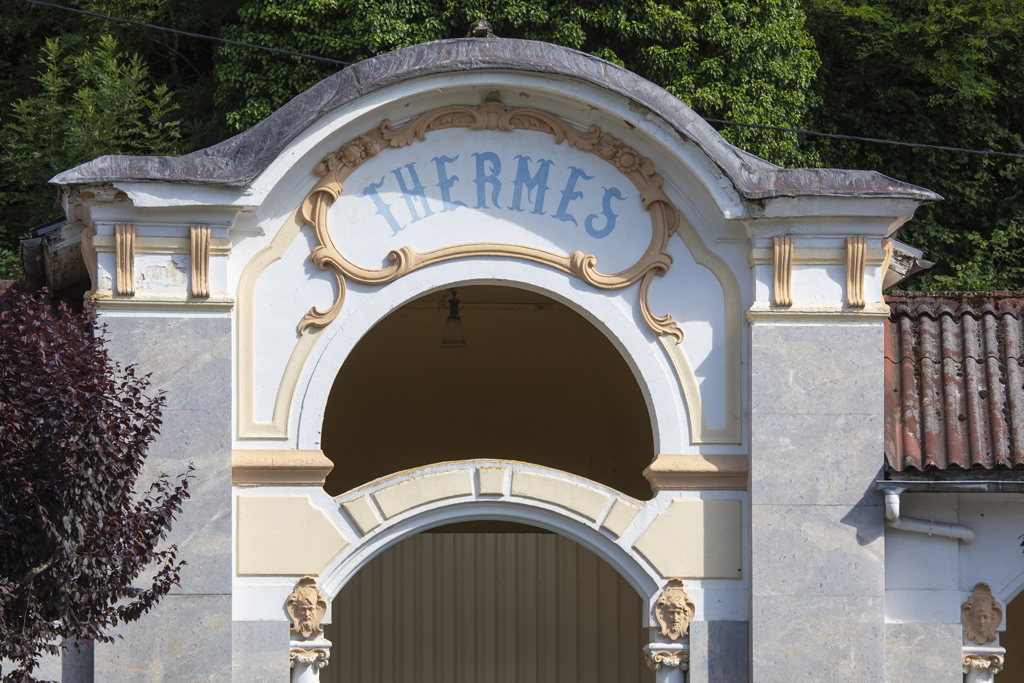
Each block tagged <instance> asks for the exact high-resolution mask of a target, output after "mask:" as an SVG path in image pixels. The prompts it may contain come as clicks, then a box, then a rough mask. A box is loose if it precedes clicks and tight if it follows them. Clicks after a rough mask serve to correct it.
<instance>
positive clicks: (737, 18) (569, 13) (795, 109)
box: [216, 0, 819, 163]
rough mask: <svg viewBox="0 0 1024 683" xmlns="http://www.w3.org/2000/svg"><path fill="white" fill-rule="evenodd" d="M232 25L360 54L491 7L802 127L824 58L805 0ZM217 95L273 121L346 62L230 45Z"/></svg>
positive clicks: (514, 4)
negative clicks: (800, 1) (800, 0)
mask: <svg viewBox="0 0 1024 683" xmlns="http://www.w3.org/2000/svg"><path fill="white" fill-rule="evenodd" d="M238 16H239V21H238V24H237V25H235V26H232V27H230V28H229V29H228V30H227V31H226V35H227V36H228V37H230V38H234V39H236V40H241V41H245V42H250V43H256V44H260V45H268V46H272V47H278V48H284V49H289V50H295V51H298V52H304V53H307V54H315V55H321V56H325V57H331V58H333V59H339V60H343V61H351V62H355V61H358V60H361V59H365V58H367V57H370V56H373V55H377V54H380V53H382V52H387V51H389V50H394V49H397V48H401V47H407V46H409V45H414V44H416V43H421V42H425V41H429V40H439V39H443V38H453V37H460V36H463V35H465V33H466V30H467V29H468V27H469V25H470V24H471V23H472V22H473V21H474V20H476V19H478V18H480V17H486V18H487V19H488V20H489V21H490V22H491V24H492V25H493V27H494V31H495V33H497V34H498V35H499V36H502V37H506V38H526V39H529V40H542V41H547V42H552V43H557V44H559V45H564V46H566V47H571V48H575V49H577V50H582V51H584V52H589V53H591V54H594V55H597V56H599V57H602V58H604V59H607V60H609V61H611V62H614V63H616V64H619V65H621V66H625V67H626V68H628V69H630V70H632V71H635V72H637V73H638V74H640V75H641V76H644V77H645V78H648V79H650V80H652V81H654V82H655V83H658V84H660V85H662V86H663V87H665V88H667V89H668V90H669V92H672V93H673V94H675V95H677V96H678V97H680V98H681V99H682V100H683V101H684V102H686V103H687V104H689V105H690V106H692V107H694V108H695V109H696V110H697V111H699V112H701V113H702V114H704V115H706V116H714V117H720V118H730V119H738V120H742V121H748V122H752V123H771V124H774V125H781V126H796V125H797V124H799V123H801V122H802V121H803V120H804V117H805V116H806V115H807V114H808V112H809V109H810V107H811V104H812V91H811V84H812V80H813V78H814V72H815V69H816V68H817V67H818V63H819V62H818V57H817V54H816V53H815V50H814V44H813V41H812V40H811V37H810V35H809V34H808V33H807V31H806V30H805V29H804V25H803V24H804V15H803V13H802V12H801V11H800V9H799V8H798V6H797V4H796V0H741V1H736V2H725V1H724V0H702V1H700V2H696V1H693V0H646V1H642V2H635V1H633V0H581V1H580V2H572V3H559V2H551V1H550V0H512V1H511V2H495V1H493V0H488V1H486V2H480V1H479V0H372V1H371V0H273V1H271V2H267V1H266V0H251V1H250V2H248V3H247V4H246V5H245V6H243V7H242V8H241V10H240V11H239V15H238ZM219 53H220V58H221V60H220V62H219V63H218V65H217V71H216V73H217V78H218V80H219V81H220V89H219V90H218V95H217V96H218V100H219V101H220V103H221V104H222V105H223V106H224V107H225V108H226V109H228V113H227V118H228V122H229V123H230V124H231V125H232V126H234V127H235V128H236V129H237V130H244V129H246V128H249V127H251V126H253V125H255V124H256V123H258V122H259V121H261V120H263V119H264V118H266V117H267V116H269V115H270V114H271V113H273V112H274V111H275V110H276V109H277V108H278V107H280V106H281V105H283V104H284V103H285V102H287V101H288V100H289V99H291V98H292V97H294V96H295V95H297V94H298V93H300V92H302V91H303V90H305V89H306V88H309V87H310V86H312V85H313V84H314V83H316V82H317V81H319V80H321V79H322V78H324V77H325V76H328V75H330V73H332V72H333V71H335V70H336V69H335V68H334V67H332V66H331V65H329V64H324V63H322V62H314V61H312V60H306V59H301V58H298V57H283V56H281V55H275V54H271V53H265V52H257V51H254V50H250V49H246V48H241V47H235V46H230V45H226V46H222V47H221V48H220V50H219ZM726 135H727V136H728V137H729V138H730V139H731V140H732V141H733V142H734V143H736V144H738V145H740V146H742V147H745V148H746V149H749V150H750V151H753V152H754V153H756V154H761V155H763V156H766V157H768V158H771V159H774V160H776V161H779V162H782V163H786V162H792V161H795V160H796V159H797V158H800V157H801V152H800V151H799V144H798V142H799V141H798V140H797V139H796V138H795V137H793V136H789V137H787V136H779V135H776V134H772V133H765V132H764V131H758V130H752V129H736V128H732V129H729V130H728V131H726Z"/></svg>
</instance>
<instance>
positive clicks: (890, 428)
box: [885, 292, 1024, 472]
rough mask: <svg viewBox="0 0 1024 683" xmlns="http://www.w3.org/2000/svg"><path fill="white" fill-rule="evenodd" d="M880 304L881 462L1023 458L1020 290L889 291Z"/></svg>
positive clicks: (988, 465)
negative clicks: (885, 315)
mask: <svg viewBox="0 0 1024 683" xmlns="http://www.w3.org/2000/svg"><path fill="white" fill-rule="evenodd" d="M886 301H887V302H888V304H889V306H890V307H891V309H892V313H891V315H890V316H889V320H888V321H887V323H886V328H887V329H886V332H887V334H886V337H885V459H886V464H887V466H888V467H889V468H890V469H891V470H896V471H900V472H902V471H908V470H910V471H913V470H926V469H938V470H947V469H954V468H963V469H968V468H972V467H975V468H984V469H993V468H1006V467H1014V466H1018V465H1024V368H1022V367H1021V365H1022V358H1021V356H1022V352H1024V324H1022V321H1021V315H1022V313H1024V292H894V293H893V294H892V295H890V296H887V297H886Z"/></svg>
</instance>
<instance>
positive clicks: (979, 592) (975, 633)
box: [960, 583, 1003, 666]
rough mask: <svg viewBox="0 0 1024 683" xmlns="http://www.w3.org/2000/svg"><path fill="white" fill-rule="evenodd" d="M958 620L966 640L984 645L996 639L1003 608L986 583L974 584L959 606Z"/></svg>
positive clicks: (1001, 620)
mask: <svg viewBox="0 0 1024 683" xmlns="http://www.w3.org/2000/svg"><path fill="white" fill-rule="evenodd" d="M960 620H961V622H962V623H963V626H964V629H965V630H966V631H967V642H970V641H972V640H973V641H974V642H976V643H978V644H979V645H984V644H985V643H990V642H992V641H993V640H995V639H996V629H998V628H999V624H1001V623H1003V608H1002V607H1001V606H1000V605H999V603H998V602H996V599H995V596H993V595H992V589H991V588H989V586H988V584H987V583H979V584H976V585H975V586H974V593H972V594H971V597H969V598H968V599H967V602H965V603H964V604H963V605H961V606H960ZM965 666H966V664H965Z"/></svg>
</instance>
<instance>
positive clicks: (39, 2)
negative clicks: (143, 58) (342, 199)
mask: <svg viewBox="0 0 1024 683" xmlns="http://www.w3.org/2000/svg"><path fill="white" fill-rule="evenodd" d="M22 1H23V2H27V3H29V4H30V5H38V6H40V7H50V8H53V9H62V10H66V11H68V12H75V13H77V14H84V15H86V16H90V17H96V18H97V19H106V20H107V21H114V22H117V23H119V24H131V25H133V26H142V27H143V28H150V29H153V30H154V31H166V32H168V33H177V34H178V35H183V36H189V37H190V38H201V39H203V40H213V41H216V42H220V43H227V44H228V45H238V46H239V47H251V48H253V49H254V50H265V51H267V52H276V53H278V54H282V55H290V56H292V57H304V58H305V59H315V60H317V61H320V62H328V63H330V64H339V65H341V66H352V62H344V61H341V60H340V59H330V58H329V57H320V56H318V55H307V54H305V53H302V52H293V51H291V50H282V49H280V48H276V47H267V46H265V45H256V44H254V43H243V42H241V41H238V40H230V39H228V38H218V37H217V36H207V35H203V34H202V33H192V32H191V31H182V30H180V29H176V28H168V27H166V26H157V25H156V24H146V23H143V22H141V21H134V20H132V19H122V18H120V17H110V16H107V15H106V14H99V13H97V12H89V11H87V10H83V9H77V8H75V7H65V6H64V5H55V4H53V3H49V2H42V0H22ZM703 118H704V120H705V121H707V122H709V123H718V124H721V125H725V126H742V127H744V128H762V129H765V130H775V131H779V132H781V133H795V134H797V135H811V136H817V137H821V138H833V139H836V140H854V141H856V142H873V143H877V144H880V145H896V146H899V147H917V148H920V149H938V150H942V151H945V152H960V153H963V154H981V155H984V156H997V157H1010V158H1014V159H1024V154H1014V153H1012V152H995V151H992V150H986V149H966V148H963V147H946V146H943V145H928V144H924V143H920V142H898V141H896V140H883V139H880V138H865V137H860V136H857V135H840V134H838V133H819V132H818V131H813V130H802V129H800V128H783V127H781V126H768V125H765V124H761V123H741V122H739V121H729V120H726V119H713V118H709V117H706V116H705V117H703Z"/></svg>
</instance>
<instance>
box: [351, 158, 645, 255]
mask: <svg viewBox="0 0 1024 683" xmlns="http://www.w3.org/2000/svg"><path fill="white" fill-rule="evenodd" d="M459 156H460V155H458V154H456V155H455V156H451V157H448V156H443V155H438V156H436V157H434V158H432V159H431V160H430V161H431V163H432V164H433V170H434V172H435V175H436V178H437V182H436V183H435V184H434V186H435V187H437V189H438V191H439V192H440V195H441V199H440V201H441V209H440V212H441V213H449V212H452V211H455V210H457V209H466V208H469V206H468V205H467V204H466V202H463V201H459V200H458V199H455V198H453V197H452V194H453V192H456V193H457V192H458V183H459V176H457V175H455V174H453V173H451V171H452V170H453V169H452V168H450V167H451V166H452V165H453V164H455V163H456V162H457V161H458V160H459ZM471 156H472V157H473V167H474V168H473V171H475V173H474V174H473V184H474V185H476V206H475V207H474V208H475V209H477V210H480V211H493V210H495V209H502V210H504V211H516V212H519V213H523V212H525V211H527V210H529V211H530V213H531V214H533V215H535V216H549V217H550V218H551V219H554V220H555V221H557V222H558V223H572V224H573V225H574V226H576V227H577V228H579V227H580V223H579V220H577V218H576V216H578V215H581V213H580V211H583V210H584V209H585V208H590V207H593V208H597V207H596V206H595V204H596V200H597V197H596V196H595V194H596V190H597V188H595V187H588V183H587V181H590V180H594V179H595V178H596V177H597V176H596V175H589V174H588V173H587V172H586V171H585V170H584V169H582V168H579V167H577V166H569V167H568V172H569V177H568V179H567V180H566V182H565V186H564V187H563V189H562V190H561V198H560V201H559V202H558V208H557V210H556V211H555V213H554V214H548V213H546V212H545V210H544V200H545V198H546V195H547V191H548V190H549V189H551V188H550V185H549V184H548V181H549V178H550V176H551V171H552V168H553V167H554V165H555V162H554V161H551V160H550V159H537V161H536V162H534V161H533V159H532V158H530V157H529V156H527V155H525V154H517V155H516V156H515V157H514V158H515V160H516V164H515V168H516V173H515V178H514V179H513V180H512V188H511V195H512V197H511V201H509V202H508V204H507V207H506V208H503V207H502V205H501V203H500V197H501V192H502V189H503V185H502V181H501V170H502V163H501V162H502V160H501V157H500V156H498V154H497V153H495V152H486V151H482V152H474V153H473V154H472V155H471ZM428 168H429V166H428ZM534 169H535V170H534ZM463 170H466V169H465V168H463ZM390 174H391V175H392V176H394V179H395V180H394V183H393V184H392V185H391V187H392V188H393V189H392V190H390V192H391V196H395V194H397V193H400V194H401V197H402V199H403V200H404V201H405V208H406V211H407V212H408V219H409V221H410V222H411V223H417V222H419V221H421V220H423V219H424V218H429V217H430V216H433V215H434V214H435V213H437V212H436V211H435V207H436V206H437V200H436V199H433V200H428V199H427V194H426V186H424V184H423V183H422V182H420V177H419V174H418V173H417V170H416V162H415V161H413V162H409V163H407V164H405V165H403V166H399V167H398V168H395V169H393V170H392V171H391V172H390ZM387 177H388V176H387V174H385V175H384V176H383V177H382V178H381V179H380V180H379V181H378V182H376V183H372V182H371V183H369V184H367V186H366V187H365V188H364V189H363V191H362V193H361V194H360V196H361V197H369V198H370V200H371V201H372V202H373V205H374V207H375V209H376V215H378V216H380V217H381V218H383V219H384V222H385V223H387V225H388V227H389V228H391V234H392V236H394V235H397V234H398V233H399V232H401V231H402V230H405V228H406V225H403V224H401V223H399V222H398V219H397V218H396V217H395V214H394V212H393V210H392V209H393V205H392V204H390V203H388V202H387V201H386V200H385V196H387V194H388V191H387V190H385V193H384V195H383V196H382V195H381V190H382V189H383V186H384V181H385V180H386V179H387ZM505 187H506V188H507V183H506V184H505ZM600 189H601V191H602V192H603V195H602V196H601V200H600V211H598V212H593V213H589V215H587V216H586V218H585V219H583V229H584V231H585V232H586V233H587V235H589V236H590V237H592V238H594V239H603V238H605V237H607V236H608V235H610V234H611V233H612V231H613V230H614V229H615V225H616V222H617V220H618V218H619V216H618V214H616V213H615V211H614V210H613V208H612V200H617V201H626V200H627V199H628V197H624V196H623V195H622V192H621V191H620V190H619V188H617V187H601V188H600ZM507 196H508V195H507V194H506V197H507ZM431 201H433V202H435V203H434V206H433V207H432V206H431ZM524 203H525V206H524ZM530 204H532V205H533V206H532V208H531V207H530ZM574 204H575V209H573V205H574ZM492 205H493V206H492ZM574 213H575V215H574ZM584 213H585V212H584ZM602 217H603V221H601V219H602ZM599 221H600V222H602V223H603V225H602V226H601V227H598V225H597V223H598V222H599Z"/></svg>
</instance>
